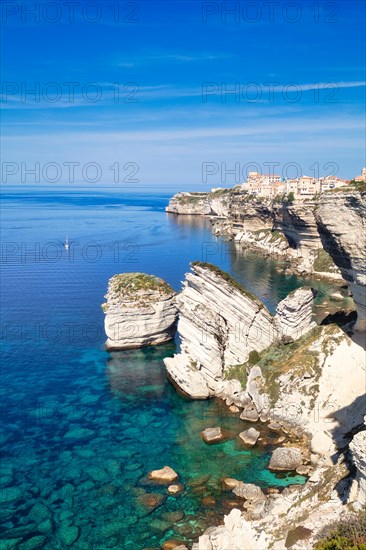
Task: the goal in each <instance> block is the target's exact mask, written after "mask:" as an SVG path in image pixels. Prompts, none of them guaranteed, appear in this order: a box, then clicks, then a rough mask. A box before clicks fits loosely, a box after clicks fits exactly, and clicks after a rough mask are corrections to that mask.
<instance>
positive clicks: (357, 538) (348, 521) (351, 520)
mask: <svg viewBox="0 0 366 550" xmlns="http://www.w3.org/2000/svg"><path fill="white" fill-rule="evenodd" d="M314 548H315V550H366V512H365V511H362V512H359V513H358V514H353V515H349V516H346V517H344V518H342V519H341V520H340V521H339V522H338V523H336V524H335V525H334V524H333V525H332V524H330V525H327V526H326V527H324V529H323V531H322V533H321V539H320V540H319V541H318V542H317V543H316V544H315V546H314Z"/></svg>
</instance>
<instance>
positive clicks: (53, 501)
mask: <svg viewBox="0 0 366 550" xmlns="http://www.w3.org/2000/svg"><path fill="white" fill-rule="evenodd" d="M171 194H172V193H171V192H170V191H169V190H168V191H160V192H157V191H156V192H155V190H151V189H145V190H144V189H139V191H138V192H136V190H121V189H116V188H104V189H103V190H93V189H85V188H77V187H69V188H46V187H35V188H30V187H29V186H28V187H26V186H13V187H5V188H3V194H2V204H1V239H2V242H1V263H0V268H1V347H2V352H1V381H0V382H1V384H0V391H1V407H2V423H1V424H2V425H1V464H0V469H1V489H0V502H1V509H0V526H1V533H0V549H5V548H6V549H10V548H19V549H23V550H24V549H28V550H30V549H33V548H45V549H49V550H56V549H64V548H69V547H70V548H73V549H75V550H76V549H80V550H81V549H82V550H84V549H85V550H90V549H95V550H96V549H98V550H104V549H107V548H112V549H121V550H127V549H131V550H142V549H150V550H151V549H160V548H161V547H162V544H163V543H164V541H167V540H170V539H174V540H179V541H182V542H184V543H186V544H187V545H188V546H189V547H190V546H191V545H192V543H193V542H194V541H197V540H198V537H199V535H200V534H202V533H203V532H204V530H205V529H206V528H207V527H209V526H210V525H215V524H218V523H219V522H220V521H222V519H223V516H224V514H227V513H228V511H229V510H230V509H231V507H232V506H234V505H235V496H234V495H233V494H232V493H230V492H227V491H226V492H225V491H224V490H223V487H222V479H223V478H224V477H232V478H236V479H239V480H242V481H244V482H248V483H255V484H257V485H260V486H261V487H262V488H263V489H264V490H266V489H268V488H269V487H275V488H279V489H281V488H282V487H283V486H286V485H289V484H293V483H304V481H305V478H303V477H302V476H298V475H290V474H286V475H285V474H275V473H271V472H269V470H268V464H269V459H270V454H271V449H272V448H271V446H270V445H264V444H263V445H261V444H259V445H258V446H256V447H254V448H253V449H246V448H244V447H243V446H240V444H239V443H238V437H237V436H238V434H239V432H240V431H242V430H243V429H245V428H247V427H249V425H247V424H246V423H245V422H243V421H241V420H239V419H238V416H237V415H235V414H232V413H230V411H229V410H228V407H227V406H226V405H225V403H224V402H222V401H220V400H217V399H211V400H204V401H193V400H189V399H186V398H184V397H182V396H181V395H179V394H178V393H177V391H176V390H175V388H174V387H173V386H172V385H171V384H170V382H169V381H168V380H167V377H166V372H165V368H164V363H163V359H164V358H165V357H168V356H172V355H173V354H174V353H176V351H177V349H178V348H179V339H178V337H177V338H176V340H175V341H173V342H171V343H169V344H166V345H162V346H158V347H147V348H144V349H139V350H128V351H119V352H112V353H107V352H106V350H105V348H104V342H105V340H106V336H105V333H104V326H103V323H104V314H103V311H102V309H101V304H102V303H103V302H104V295H105V294H106V291H107V285H108V280H109V278H110V277H112V276H113V275H115V274H116V273H122V272H126V271H127V272H136V271H139V272H146V273H149V274H154V275H157V276H159V277H162V278H163V279H165V280H166V281H167V282H168V283H170V284H171V285H172V286H173V287H174V288H175V289H176V290H177V291H179V289H180V288H181V284H182V281H183V280H184V277H185V274H186V273H187V272H188V271H189V269H190V262H192V261H195V260H201V261H207V262H210V263H214V264H216V265H218V266H219V267H221V268H222V269H224V270H226V271H228V272H229V273H230V274H231V275H232V276H233V277H234V278H235V279H237V280H238V281H239V282H240V283H242V284H243V285H244V286H245V287H246V288H247V289H248V290H250V291H251V292H252V293H254V294H255V295H257V296H258V297H259V298H260V299H261V300H262V301H263V302H264V303H265V304H266V306H267V307H268V308H269V309H270V310H271V311H272V312H273V311H274V310H275V308H276V304H277V303H278V302H279V300H281V299H282V298H284V297H285V296H286V294H287V293H288V292H290V291H291V290H293V289H295V288H297V287H300V286H302V285H304V284H307V285H308V284H311V285H312V286H315V287H316V288H317V290H318V295H317V300H318V302H319V303H320V302H321V301H322V300H324V298H325V297H326V296H327V295H328V294H329V293H330V292H331V291H333V290H334V289H333V288H332V287H331V285H330V284H328V283H325V282H317V281H312V280H306V279H301V278H299V277H297V276H294V275H290V276H289V275H286V274H284V273H283V272H280V271H279V269H278V267H279V265H278V262H276V261H274V260H273V259H269V258H263V257H261V256H259V255H258V254H255V253H251V252H245V251H242V250H238V248H237V246H236V245H235V244H234V243H233V242H230V241H228V240H226V239H225V238H224V237H216V236H214V235H213V234H212V232H211V229H210V223H209V220H207V219H204V218H201V217H194V216H193V217H192V216H175V215H172V214H167V213H166V212H165V207H166V205H167V204H168V201H169V198H170V196H171ZM66 238H67V239H68V241H69V243H70V247H69V249H68V250H66V249H65V246H64V243H65V240H66ZM215 426H221V427H222V428H223V429H224V430H226V431H227V433H229V434H230V437H229V438H228V439H227V440H225V441H224V442H223V443H219V444H215V445H207V444H206V443H204V441H203V440H202V437H201V435H200V432H201V431H202V430H203V429H205V428H207V427H215ZM165 465H167V466H170V467H172V468H173V469H174V470H175V471H176V472H177V473H178V474H179V482H180V483H181V484H182V485H183V491H182V492H181V493H179V494H177V495H169V494H168V493H167V488H166V486H165V485H156V484H153V483H151V482H150V481H149V479H148V477H147V475H148V473H149V472H150V471H151V470H154V469H160V468H162V467H163V466H165ZM233 501H234V502H233ZM237 504H238V505H240V506H241V505H242V504H240V503H237Z"/></svg>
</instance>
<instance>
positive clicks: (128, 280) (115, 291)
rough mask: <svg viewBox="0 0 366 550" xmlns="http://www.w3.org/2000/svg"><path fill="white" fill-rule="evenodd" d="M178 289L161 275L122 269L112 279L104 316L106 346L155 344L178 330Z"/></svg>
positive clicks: (113, 348)
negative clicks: (176, 303) (176, 300)
mask: <svg viewBox="0 0 366 550" xmlns="http://www.w3.org/2000/svg"><path fill="white" fill-rule="evenodd" d="M175 296H176V294H175V291H174V290H173V289H172V288H171V287H170V286H169V285H168V284H167V283H166V282H165V281H163V280H162V279H160V278H158V277H155V276H153V275H146V274H144V273H122V274H120V275H115V276H114V277H112V278H111V279H110V280H109V285H108V293H107V295H106V298H107V302H106V303H105V304H103V306H102V308H103V310H104V312H105V314H106V316H105V332H106V334H107V336H108V340H107V342H106V348H107V349H108V350H118V349H127V348H139V347H142V346H155V345H157V344H162V343H164V342H167V341H169V340H171V339H172V338H173V336H174V334H175V331H176V322H177V308H176V305H175Z"/></svg>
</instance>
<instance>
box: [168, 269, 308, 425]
mask: <svg viewBox="0 0 366 550" xmlns="http://www.w3.org/2000/svg"><path fill="white" fill-rule="evenodd" d="M312 301H313V294H312V291H311V290H310V289H299V290H297V291H296V292H294V293H293V294H292V295H291V296H289V297H287V298H286V299H285V300H283V301H282V302H281V303H280V304H279V306H278V308H277V313H276V315H275V316H272V315H271V313H270V312H269V311H268V310H267V308H266V307H265V306H264V304H263V303H262V302H260V300H258V299H257V298H256V297H255V296H253V295H251V294H250V293H249V292H247V291H246V290H245V289H244V288H243V287H241V286H240V285H239V284H238V283H236V281H234V280H233V279H232V278H231V277H230V276H229V275H228V274H227V273H225V272H223V271H221V270H220V269H218V268H216V267H215V266H212V265H211V264H206V263H201V262H195V263H193V264H192V272H191V273H188V274H187V275H186V280H185V282H184V286H183V291H182V292H181V293H180V294H179V296H178V297H177V308H178V311H179V322H178V332H179V335H180V337H181V353H180V354H178V355H175V356H174V357H173V358H166V359H165V360H164V362H165V365H166V367H167V371H168V373H169V375H170V377H171V379H172V380H173V381H174V382H175V383H176V384H177V385H178V387H179V388H180V389H181V390H182V391H183V392H185V393H186V394H187V395H189V396H190V397H193V398H198V399H200V398H201V399H203V398H206V397H209V396H210V395H220V394H221V392H222V391H223V389H224V387H226V386H227V385H228V384H229V385H230V382H228V381H225V380H224V378H225V373H226V372H227V369H228V368H229V367H231V366H233V365H238V364H242V363H244V362H246V361H247V360H248V358H249V354H250V352H252V351H257V352H259V351H261V350H263V349H265V348H267V347H268V346H269V345H270V344H272V343H273V342H276V341H279V340H281V339H282V338H283V337H286V339H292V338H293V337H295V336H296V337H298V336H301V335H302V334H304V333H306V332H307V331H308V330H310V328H311V327H312V326H313V323H312V320H311V318H312V308H311V304H312ZM301 304H302V305H301ZM254 378H255V377H253V380H252V384H249V388H248V392H249V394H253V395H254V396H257V403H258V404H259V402H260V401H261V399H260V397H259V395H258V390H257V388H256V383H255V380H254ZM230 392H231V390H230ZM241 398H242V401H240V400H239V403H240V404H241V405H243V403H244V402H245V401H248V400H249V398H248V396H246V395H244V394H243V395H241ZM254 399H255V397H254ZM235 404H237V403H235ZM261 408H262V409H265V408H266V405H265V404H264V403H262V407H261ZM248 414H250V412H249V411H248ZM255 419H256V418H254V420H255Z"/></svg>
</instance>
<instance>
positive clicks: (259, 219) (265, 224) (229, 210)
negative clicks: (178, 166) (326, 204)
mask: <svg viewBox="0 0 366 550" xmlns="http://www.w3.org/2000/svg"><path fill="white" fill-rule="evenodd" d="M315 206H316V203H315V201H313V200H308V201H302V202H295V203H286V202H285V203H284V202H275V201H273V200H272V199H266V198H257V197H254V196H251V195H249V194H248V193H245V192H243V191H242V190H238V189H235V188H234V189H229V190H218V191H215V192H211V193H179V194H178V195H175V196H174V197H172V199H171V200H170V202H169V205H168V207H167V209H166V210H167V212H170V213H175V214H194V215H203V216H210V217H211V221H212V224H213V231H214V232H215V233H216V234H218V235H219V234H224V235H230V236H231V237H233V238H234V239H235V241H236V242H238V243H240V245H241V246H244V247H250V248H255V249H257V250H259V251H262V252H263V253H264V254H266V255H267V254H273V255H277V256H282V257H284V258H285V259H288V260H289V261H290V262H291V264H292V266H293V267H294V268H296V269H297V270H298V271H300V272H304V273H307V274H308V273H317V274H323V275H326V276H327V277H331V278H335V279H341V274H340V271H339V269H338V268H337V267H336V266H335V265H334V263H333V261H332V259H331V258H330V256H328V254H327V253H326V252H324V250H323V245H322V241H321V238H320V235H319V231H318V225H317V221H316V219H315V216H314V211H315Z"/></svg>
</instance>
